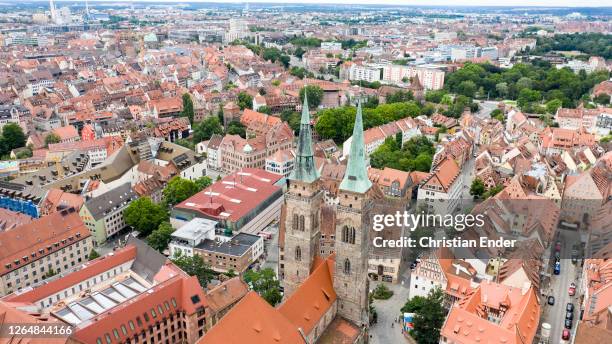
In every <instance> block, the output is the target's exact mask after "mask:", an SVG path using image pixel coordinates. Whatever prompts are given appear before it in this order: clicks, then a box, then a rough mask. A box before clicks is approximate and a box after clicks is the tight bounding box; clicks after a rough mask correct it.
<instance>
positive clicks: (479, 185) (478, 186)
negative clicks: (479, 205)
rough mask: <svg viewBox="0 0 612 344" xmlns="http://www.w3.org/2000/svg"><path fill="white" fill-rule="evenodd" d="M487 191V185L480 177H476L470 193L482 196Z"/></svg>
mask: <svg viewBox="0 0 612 344" xmlns="http://www.w3.org/2000/svg"><path fill="white" fill-rule="evenodd" d="M484 193H485V185H484V183H483V182H482V180H481V179H480V178H475V179H474V180H473V181H472V185H471V186H470V195H472V196H475V197H481V196H482V195H483V194H484Z"/></svg>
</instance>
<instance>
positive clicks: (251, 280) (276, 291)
mask: <svg viewBox="0 0 612 344" xmlns="http://www.w3.org/2000/svg"><path fill="white" fill-rule="evenodd" d="M244 281H245V282H246V283H247V284H248V285H249V286H251V288H253V290H255V292H257V293H258V294H259V296H261V297H262V298H263V299H264V300H266V301H268V303H269V304H270V305H272V306H276V305H277V304H278V303H279V302H280V301H281V300H282V298H283V296H282V295H281V293H280V281H279V280H278V279H277V278H276V274H275V273H274V270H272V269H271V268H266V269H262V270H260V271H254V270H248V271H246V272H245V273H244Z"/></svg>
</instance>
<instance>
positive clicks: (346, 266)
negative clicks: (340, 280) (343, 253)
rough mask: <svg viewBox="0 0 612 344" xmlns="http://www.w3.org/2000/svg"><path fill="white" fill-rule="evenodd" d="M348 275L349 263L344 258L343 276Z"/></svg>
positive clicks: (349, 271) (349, 270)
mask: <svg viewBox="0 0 612 344" xmlns="http://www.w3.org/2000/svg"><path fill="white" fill-rule="evenodd" d="M350 273H351V261H350V260H349V259H348V258H346V259H345V260H344V274H345V275H348V274H350Z"/></svg>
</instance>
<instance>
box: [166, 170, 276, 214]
mask: <svg viewBox="0 0 612 344" xmlns="http://www.w3.org/2000/svg"><path fill="white" fill-rule="evenodd" d="M281 178H282V176H280V175H278V174H274V173H271V172H267V171H264V170H261V169H256V168H245V169H243V170H242V171H236V172H234V173H232V174H230V175H227V176H225V178H223V179H222V180H220V181H218V182H216V183H214V184H213V185H211V186H209V187H208V188H206V189H204V190H202V191H200V192H199V193H197V194H195V195H193V196H191V197H190V198H188V199H186V200H185V201H183V202H181V203H180V204H178V205H177V206H176V207H175V208H176V209H179V210H181V209H182V210H191V211H196V212H199V213H201V214H202V215H204V216H207V217H209V218H215V219H227V218H229V219H230V220H231V221H233V222H236V221H238V220H239V219H241V218H242V217H243V216H245V215H247V214H248V213H249V212H250V211H252V210H253V209H254V208H255V207H257V206H258V205H260V204H261V203H262V202H264V201H265V200H267V199H268V198H270V197H271V196H272V195H273V194H274V193H277V192H279V191H280V190H281V187H280V186H276V185H275V184H276V182H278V181H279V180H280V179H281Z"/></svg>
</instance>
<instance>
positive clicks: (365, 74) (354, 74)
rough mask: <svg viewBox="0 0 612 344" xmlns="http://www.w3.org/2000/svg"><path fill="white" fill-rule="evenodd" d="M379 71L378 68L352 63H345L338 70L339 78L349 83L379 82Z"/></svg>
mask: <svg viewBox="0 0 612 344" xmlns="http://www.w3.org/2000/svg"><path fill="white" fill-rule="evenodd" d="M381 74H382V73H381V69H380V68H379V67H378V66H370V65H362V64H357V63H354V62H346V63H344V64H343V65H342V67H341V69H340V78H341V79H347V80H351V81H367V82H375V81H380V80H381V79H382V78H381Z"/></svg>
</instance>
